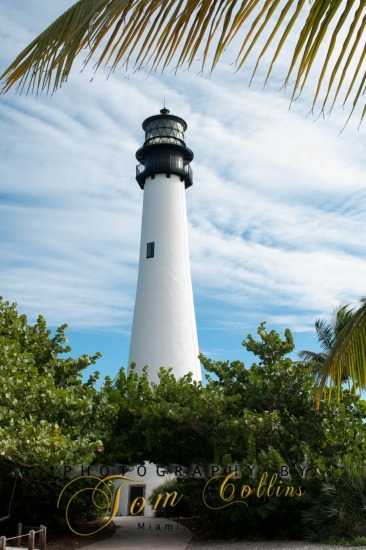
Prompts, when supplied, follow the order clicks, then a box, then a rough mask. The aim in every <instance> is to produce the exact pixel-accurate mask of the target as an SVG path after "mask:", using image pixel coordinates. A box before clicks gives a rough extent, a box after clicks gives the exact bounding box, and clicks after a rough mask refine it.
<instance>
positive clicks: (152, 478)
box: [115, 462, 174, 517]
mask: <svg viewBox="0 0 366 550" xmlns="http://www.w3.org/2000/svg"><path fill="white" fill-rule="evenodd" d="M125 475H126V477H128V478H130V479H133V480H134V481H130V482H128V483H127V484H126V485H125V486H124V487H123V488H122V489H121V490H120V492H119V506H118V512H117V516H129V515H131V514H130V509H129V508H130V505H131V502H130V488H131V487H132V486H134V485H135V486H143V488H144V498H145V501H146V503H145V506H144V509H143V512H142V514H141V515H143V516H145V517H153V516H154V510H153V507H152V505H151V504H149V503H148V502H147V501H148V498H149V497H150V495H151V493H152V491H153V490H154V489H155V488H156V487H158V486H159V485H162V484H163V483H165V482H166V481H168V480H170V479H173V478H174V475H173V474H168V473H167V472H166V471H164V468H163V467H162V466H157V465H155V464H151V463H150V462H144V463H143V464H140V465H139V466H136V467H135V468H133V469H132V470H130V471H129V472H126V474H125ZM121 483H124V481H123V480H121V481H118V482H116V484H115V486H116V489H117V487H118V486H119V485H121Z"/></svg>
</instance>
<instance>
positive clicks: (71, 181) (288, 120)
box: [0, 0, 366, 350]
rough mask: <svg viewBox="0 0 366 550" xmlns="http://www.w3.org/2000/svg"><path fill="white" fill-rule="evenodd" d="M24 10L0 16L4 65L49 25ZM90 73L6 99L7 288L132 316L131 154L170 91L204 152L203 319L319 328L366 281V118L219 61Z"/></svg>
mask: <svg viewBox="0 0 366 550" xmlns="http://www.w3.org/2000/svg"><path fill="white" fill-rule="evenodd" d="M70 3H71V2H66V0H65V1H64V2H63V3H62V4H63V6H66V5H69V4H70ZM22 5H23V3H22ZM46 5H47V3H45V2H41V3H40V2H38V3H37V2H32V3H31V4H30V5H29V7H28V8H27V10H26V11H27V13H28V10H30V11H31V10H32V9H34V10H35V13H36V12H37V13H38V12H40V13H41V11H42V10H41V8H42V7H46ZM20 7H21V3H20V1H16V2H14V8H13V9H10V8H9V6H8V7H7V11H6V17H5V21H3V24H2V25H1V26H0V32H1V33H2V42H3V43H4V44H6V47H5V50H4V51H3V52H2V54H1V62H2V63H3V64H4V63H5V64H6V63H8V62H9V61H10V60H11V58H12V57H13V56H14V55H15V54H16V53H17V49H18V45H17V43H16V41H14V40H13V39H10V37H11V35H12V33H11V32H10V31H9V30H8V28H7V26H8V27H9V28H10V27H12V29H13V31H14V32H15V33H19V36H20V41H21V42H22V43H24V42H26V41H27V40H29V34H30V33H31V32H33V30H34V29H35V28H36V27H37V28H38V23H39V25H40V26H41V27H42V24H41V22H37V21H36V18H34V17H33V19H31V20H29V21H28V22H27V19H26V14H25V13H24V11H21V10H20ZM53 9H56V8H55V7H54V8H53ZM53 9H52V10H50V9H49V8H47V10H48V12H46V13H45V15H44V17H43V20H45V19H46V18H48V17H49V18H50V19H52V17H53V13H52V14H51V11H52V12H53ZM23 10H24V7H23ZM57 10H58V7H57ZM27 25H29V26H28V28H26V26H27ZM29 29H30V30H29ZM9 40H10V45H9ZM78 66H80V64H79V65H78ZM91 76H92V71H91V70H87V71H86V72H85V73H84V74H81V75H79V74H77V70H75V71H74V72H73V74H72V75H71V77H70V81H69V82H68V83H67V84H65V85H64V86H63V88H62V89H61V90H60V91H58V92H57V93H56V94H54V95H53V96H52V97H44V96H42V97H40V98H38V99H36V98H34V97H33V96H29V97H27V98H26V97H23V96H21V97H19V96H14V95H13V94H12V93H10V94H8V95H7V96H3V97H1V98H0V116H1V132H2V135H3V136H5V139H3V140H2V144H1V148H0V155H1V174H0V199H1V200H0V216H1V217H0V225H1V231H2V235H3V239H2V242H1V243H0V251H1V258H2V262H1V263H2V268H1V272H0V289H1V293H2V294H4V296H5V297H6V298H8V299H11V300H16V301H18V302H19V303H20V304H21V306H22V308H23V309H24V310H26V312H28V313H29V314H31V315H32V316H34V315H36V314H37V313H42V314H44V315H45V317H46V318H47V320H48V321H49V322H50V323H51V324H54V325H57V324H60V323H62V322H65V321H67V322H69V323H70V324H71V325H72V326H73V327H74V328H80V329H86V328H88V329H96V330H110V331H116V330H118V331H121V330H128V329H129V326H130V324H131V320H132V309H133V302H134V292H135V285H136V277H137V261H138V245H139V244H138V243H139V233H140V218H141V206H142V198H143V194H142V192H141V191H140V189H139V187H138V185H137V183H136V181H135V180H134V174H135V164H136V160H135V158H134V155H135V151H136V150H137V148H138V147H139V146H141V145H142V143H143V132H142V129H141V123H142V121H143V119H144V118H146V117H147V116H150V115H151V114H154V113H156V112H158V110H159V109H160V108H161V106H162V104H163V101H164V98H165V100H166V104H167V106H168V107H169V108H170V109H171V111H172V112H174V113H176V114H178V115H180V116H182V117H183V118H184V119H185V120H186V121H187V123H188V130H187V133H186V142H187V145H188V146H189V147H191V148H192V149H193V151H194V153H195V159H194V161H193V163H192V167H193V170H194V185H193V187H192V188H191V189H189V190H188V191H187V204H188V214H189V227H190V239H191V242H190V246H191V261H192V277H193V282H194V288H195V294H196V299H197V303H198V304H200V307H201V310H200V311H199V310H198V308H196V309H197V316H198V318H200V320H201V321H200V322H201V326H200V325H199V330H202V331H204V330H206V329H207V330H209V329H210V328H211V329H212V330H213V331H214V330H215V329H217V328H218V327H226V328H229V329H232V330H239V329H238V327H239V326H243V323H247V324H250V325H251V326H252V325H254V326H256V325H257V324H258V323H259V322H260V321H262V320H265V319H267V320H268V321H269V322H272V323H274V324H275V326H278V327H283V326H288V325H289V326H290V327H294V328H295V330H297V331H299V332H302V333H307V332H308V331H309V330H311V327H312V325H313V321H314V319H315V317H316V316H328V314H330V312H331V310H332V308H333V306H335V305H337V303H338V302H339V301H343V302H349V301H356V300H357V298H358V297H359V296H361V295H362V294H364V293H365V290H364V289H365V280H366V261H365V252H366V250H365V248H366V243H365V239H363V234H364V232H365V222H364V208H365V204H366V193H365V181H366V177H365V176H366V168H365V162H364V130H361V131H360V132H358V133H356V132H354V131H353V130H352V129H351V128H349V129H346V130H345V131H344V132H343V133H342V134H340V133H339V132H340V129H341V128H342V124H343V122H344V116H343V115H342V113H337V112H335V114H334V117H332V118H331V119H329V120H326V121H323V120H318V121H315V120H314V119H313V118H311V117H309V116H307V110H306V109H307V107H305V106H304V104H303V102H302V101H298V102H297V103H295V104H294V105H293V108H292V109H291V111H290V112H288V106H289V94H288V93H287V94H286V95H283V94H281V93H280V92H278V91H277V90H276V89H275V88H276V86H275V85H271V86H270V87H268V88H267V89H265V90H262V87H261V86H262V84H261V83H260V84H258V83H257V80H256V82H255V83H254V85H253V86H252V88H248V87H247V81H246V80H245V78H243V76H242V75H240V74H238V75H235V74H233V71H232V68H230V67H229V68H227V67H223V65H221V66H220V67H219V68H218V70H217V71H216V72H215V73H214V74H213V76H212V78H211V79H207V78H205V77H201V76H196V75H195V74H193V71H190V72H187V73H182V72H181V73H178V74H177V76H176V77H174V76H173V75H172V74H171V73H170V72H167V73H166V74H165V75H164V76H162V77H161V76H155V75H151V76H150V77H149V78H146V75H144V74H142V73H139V74H135V75H132V76H130V78H129V79H127V78H125V77H126V76H127V75H126V73H125V72H124V71H117V72H116V73H115V74H114V75H111V76H110V78H109V79H108V80H106V74H105V73H103V72H100V73H97V75H96V76H95V79H94V82H93V83H89V79H90V77H91ZM342 120H343V122H342ZM362 132H363V133H362ZM202 312H204V313H202ZM206 312H208V313H207V315H206ZM243 330H244V332H245V331H246V329H245V328H243ZM210 345H211V346H212V349H219V350H221V349H223V350H225V346H224V345H223V346H221V342H220V343H219V344H218V345H216V342H215V339H213V340H212V341H211V343H210ZM205 347H206V348H207V347H208V344H207V343H205Z"/></svg>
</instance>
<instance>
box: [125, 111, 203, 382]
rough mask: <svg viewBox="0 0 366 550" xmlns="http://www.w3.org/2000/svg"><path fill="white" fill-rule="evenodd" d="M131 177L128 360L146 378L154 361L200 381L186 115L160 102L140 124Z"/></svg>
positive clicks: (153, 373) (153, 375)
mask: <svg viewBox="0 0 366 550" xmlns="http://www.w3.org/2000/svg"><path fill="white" fill-rule="evenodd" d="M142 128H143V130H144V131H145V141H144V144H143V146H142V147H140V149H138V151H137V152H136V158H137V160H138V162H139V164H138V165H137V167H136V180H137V182H138V184H139V186H140V188H141V189H142V190H143V212H142V223H141V242H140V259H139V271H138V280H137V291H136V301H135V309H134V317H133V325H132V334H131V344H130V354H129V365H131V363H135V364H136V372H137V373H138V374H141V373H142V370H143V368H144V366H145V365H147V366H148V371H147V372H148V378H149V381H150V382H158V380H159V379H158V372H159V369H160V367H162V366H163V367H165V368H171V369H172V373H173V374H174V375H175V377H176V378H180V377H181V376H184V375H185V374H187V373H189V372H191V373H192V375H193V380H197V381H200V380H201V379H202V378H201V368H200V363H199V359H198V353H199V351H198V339H197V328H196V318H195V311H194V302H193V292H192V281H191V271H190V262H189V248H188V229H187V211H186V197H185V193H186V190H187V189H188V188H189V187H191V186H192V184H193V174H192V169H191V166H190V163H191V161H192V159H193V152H192V151H191V149H189V148H188V147H187V146H186V144H185V141H184V140H185V137H184V132H185V131H186V129H187V124H186V122H185V121H184V120H183V119H182V118H180V117H178V116H176V115H172V114H170V111H169V110H168V109H166V108H165V107H164V109H161V111H160V114H157V115H153V116H150V117H149V118H147V119H146V120H145V121H144V122H143V124H142Z"/></svg>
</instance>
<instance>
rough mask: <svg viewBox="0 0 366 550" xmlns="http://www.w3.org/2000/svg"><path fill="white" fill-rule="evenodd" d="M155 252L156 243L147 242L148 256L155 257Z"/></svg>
mask: <svg viewBox="0 0 366 550" xmlns="http://www.w3.org/2000/svg"><path fill="white" fill-rule="evenodd" d="M154 252H155V243H147V244H146V258H153V257H154Z"/></svg>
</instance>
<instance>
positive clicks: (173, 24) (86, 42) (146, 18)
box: [0, 0, 366, 117]
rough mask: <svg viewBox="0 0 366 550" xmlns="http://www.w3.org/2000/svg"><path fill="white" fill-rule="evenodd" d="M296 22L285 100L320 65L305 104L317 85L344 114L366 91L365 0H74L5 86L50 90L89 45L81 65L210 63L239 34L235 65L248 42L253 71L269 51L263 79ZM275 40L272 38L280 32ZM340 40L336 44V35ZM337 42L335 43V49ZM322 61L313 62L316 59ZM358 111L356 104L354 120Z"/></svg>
mask: <svg viewBox="0 0 366 550" xmlns="http://www.w3.org/2000/svg"><path fill="white" fill-rule="evenodd" d="M299 21H300V22H302V21H303V24H302V28H301V30H300V32H299V31H296V32H298V38H297V42H296V44H295V47H294V49H293V56H292V61H291V63H290V65H289V69H288V71H287V74H286V75H284V83H285V85H288V84H289V83H290V79H292V77H294V84H293V90H292V99H295V98H296V97H297V95H298V94H299V93H301V92H302V90H303V89H304V86H305V84H306V83H307V81H308V77H309V74H310V73H311V72H314V73H316V72H317V84H316V89H315V91H314V97H313V102H312V107H313V108H314V106H315V104H316V103H317V101H318V99H319V100H320V97H321V92H322V91H323V88H324V97H323V99H322V101H321V109H322V110H323V111H324V110H325V108H326V107H327V106H328V105H329V110H331V109H332V108H333V106H334V103H335V101H336V99H337V97H338V96H339V94H340V93H341V91H343V92H344V98H343V101H344V102H349V103H350V104H351V113H352V112H353V110H354V108H355V107H356V105H357V103H358V102H359V99H360V97H361V96H362V95H363V94H364V93H365V80H366V76H365V55H366V48H365V47H364V43H365V40H364V34H365V27H366V3H365V0H347V2H344V0H313V1H311V2H310V4H309V3H308V2H305V0H287V1H284V0H240V1H238V0H79V1H78V2H76V3H75V4H74V5H73V6H72V7H71V8H69V9H68V10H67V11H66V12H65V13H64V14H62V15H61V16H60V17H59V18H58V19H56V21H54V23H52V24H51V25H50V26H49V27H48V28H47V29H46V30H44V31H43V32H42V33H41V34H40V35H39V36H38V37H37V38H36V39H35V40H34V41H33V42H31V44H29V45H28V46H27V47H26V48H25V49H24V50H23V51H22V52H21V53H20V54H19V55H18V57H17V58H16V59H15V60H14V61H13V63H11V65H10V66H9V67H8V68H7V69H6V70H5V72H4V73H3V74H2V75H1V77H0V78H1V79H2V81H3V89H2V91H3V92H7V91H8V90H9V89H10V88H11V87H12V86H13V85H14V84H17V85H18V89H19V90H20V91H26V92H36V93H40V92H42V91H46V92H50V91H55V90H56V89H57V88H59V87H60V86H61V85H62V84H63V83H64V82H65V81H66V80H67V78H68V76H69V74H70V70H71V67H72V65H73V62H74V60H75V58H76V57H77V55H78V54H79V53H80V52H81V51H82V50H83V48H88V50H89V51H88V53H87V55H86V59H85V63H88V62H89V61H90V60H91V59H92V58H93V59H94V60H95V62H96V63H95V67H96V68H98V67H100V66H101V65H103V66H107V67H108V68H109V70H111V71H114V70H115V69H116V68H117V67H119V66H126V67H127V66H129V65H132V66H133V68H135V69H138V68H142V67H143V66H145V64H146V63H149V64H150V67H151V69H156V68H157V67H158V66H161V67H162V68H163V69H164V68H166V67H167V66H168V65H170V64H174V67H175V69H179V68H180V67H182V66H184V65H188V66H190V65H192V64H193V63H194V62H195V61H196V60H197V57H200V58H201V67H202V70H203V69H204V68H205V67H206V66H208V68H209V69H210V70H213V69H214V68H215V66H216V65H217V63H218V61H219V60H220V58H221V56H222V54H223V52H224V51H225V50H226V49H227V48H228V47H229V45H232V46H233V44H232V43H233V40H234V38H237V39H238V38H239V37H240V40H239V45H238V46H237V47H238V51H237V53H236V54H235V52H233V54H234V55H233V59H236V65H237V68H238V69H240V68H241V67H242V66H243V65H245V64H246V62H247V59H248V57H250V55H251V54H253V49H254V46H256V45H257V44H259V45H260V44H264V46H263V45H262V47H261V51H260V54H259V56H258V57H257V62H256V65H255V69H254V72H255V71H256V70H257V67H258V64H259V62H260V61H261V60H262V58H263V57H264V56H265V54H266V53H268V49H269V46H270V45H271V44H272V43H274V42H275V41H276V40H277V45H276V44H274V45H275V53H274V54H273V55H272V58H271V56H269V69H268V74H267V78H268V77H269V76H270V74H271V72H272V69H273V65H274V63H275V61H276V60H277V59H278V57H279V55H280V54H281V52H282V49H283V46H284V44H285V42H286V41H287V39H288V37H289V36H290V35H291V31H292V32H293V33H294V32H295V30H294V26H295V23H298V22H299ZM277 37H278V38H277ZM342 41H343V42H342ZM339 43H340V47H338V46H339ZM319 60H320V61H321V63H320V66H319V67H315V65H316V61H319ZM364 114H365V110H364V111H363V113H362V115H361V117H363V116H364Z"/></svg>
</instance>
